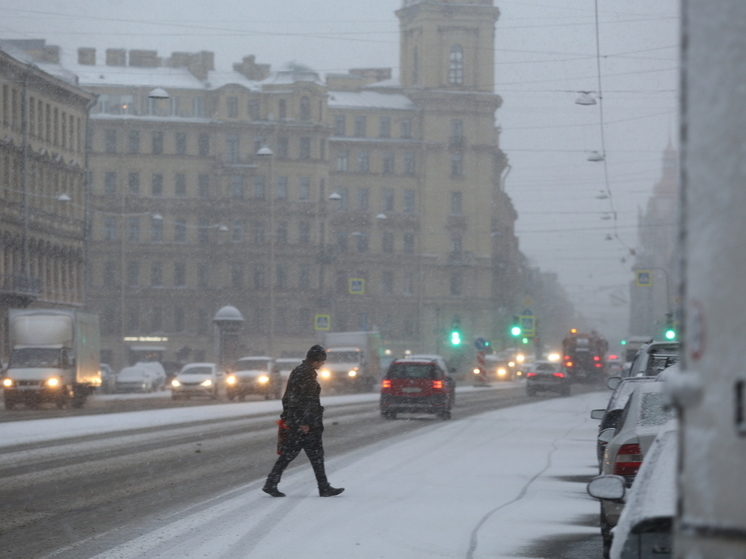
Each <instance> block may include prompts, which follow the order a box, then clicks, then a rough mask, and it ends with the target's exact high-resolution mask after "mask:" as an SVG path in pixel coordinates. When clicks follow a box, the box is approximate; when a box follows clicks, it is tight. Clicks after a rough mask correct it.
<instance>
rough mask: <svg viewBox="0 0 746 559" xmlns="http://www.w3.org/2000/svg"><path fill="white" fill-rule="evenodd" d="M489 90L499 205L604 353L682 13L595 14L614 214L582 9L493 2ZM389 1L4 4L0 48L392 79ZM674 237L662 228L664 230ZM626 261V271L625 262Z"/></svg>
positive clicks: (673, 73) (667, 98)
mask: <svg viewBox="0 0 746 559" xmlns="http://www.w3.org/2000/svg"><path fill="white" fill-rule="evenodd" d="M496 1H497V5H498V7H499V8H500V11H501V17H500V20H499V21H498V24H497V44H496V56H495V64H496V78H495V79H496V84H495V86H496V91H497V93H499V94H500V95H502V96H503V98H504V104H503V107H502V109H501V110H500V111H498V123H499V125H500V126H501V128H502V137H501V145H502V148H503V150H504V151H505V152H506V153H507V154H508V157H509V158H510V163H511V166H512V169H511V171H510V174H509V175H508V177H507V181H506V185H507V191H508V193H509V194H510V196H511V197H512V199H513V201H514V203H515V205H516V208H517V210H518V213H519V216H520V217H519V220H518V223H517V232H518V234H519V237H520V243H521V248H522V250H523V251H524V253H525V254H526V255H527V256H528V257H529V258H530V259H531V261H532V262H533V263H534V264H536V265H537V266H540V267H541V268H542V269H543V270H545V271H553V272H557V273H558V274H559V278H560V281H561V282H562V283H563V284H564V285H565V286H566V288H567V291H568V293H569V294H570V296H571V299H572V300H573V302H574V303H575V305H576V307H577V308H578V309H579V310H580V311H581V312H582V313H583V314H584V315H586V316H587V317H589V318H590V319H591V320H593V321H594V322H595V324H596V326H597V327H598V328H599V329H600V330H601V331H602V332H604V333H605V334H606V335H607V336H608V337H610V339H612V340H614V339H615V338H621V337H624V336H625V335H626V334H628V332H627V321H628V318H627V307H626V306H615V305H614V304H613V303H612V298H616V299H619V298H620V297H623V298H627V299H628V296H629V295H628V288H627V285H628V282H629V280H630V279H631V277H632V272H631V264H632V262H633V259H631V258H629V249H630V248H634V247H636V246H637V244H638V242H639V241H638V236H637V229H636V225H637V212H638V208H644V207H645V205H646V203H647V199H648V197H649V195H650V193H651V191H652V187H653V185H654V184H655V183H656V182H657V181H658V179H659V177H660V173H661V153H662V151H663V149H664V148H665V147H666V144H667V142H668V140H669V138H671V139H672V140H673V142H674V145H676V140H677V126H678V124H677V108H676V100H677V93H676V88H677V81H678V68H677V67H678V53H677V48H678V25H679V22H678V13H679V12H678V2H677V1H676V0H656V1H655V2H650V0H599V2H598V3H599V19H600V26H599V29H600V50H601V59H600V66H601V75H602V86H603V91H604V95H603V97H604V103H603V107H604V121H605V123H606V125H605V128H604V130H605V139H606V152H607V163H608V167H607V169H608V178H609V188H610V190H611V192H612V200H613V204H614V209H615V210H616V212H617V217H618V219H617V221H616V233H618V236H619V239H620V240H617V239H614V240H605V239H606V236H607V235H609V234H610V235H612V237H613V236H614V235H615V231H614V227H613V225H612V224H613V223H614V221H613V220H608V221H607V220H604V219H602V218H603V215H604V212H607V211H609V210H610V209H611V208H610V201H609V200H599V199H597V198H596V196H597V195H598V194H599V192H600V191H601V190H606V182H605V173H604V164H603V163H592V162H588V161H587V157H588V154H589V153H590V152H591V151H594V150H595V151H601V127H600V125H599V123H600V114H599V107H598V105H596V106H580V105H576V104H575V99H576V97H577V92H578V91H581V90H586V91H593V92H597V91H598V80H597V58H596V29H595V18H594V2H593V0H536V1H535V2H534V1H525V0H505V1H500V0H496ZM400 3H401V2H400V0H375V1H370V0H346V1H343V0H273V1H272V2H258V1H256V0H223V1H222V2H217V3H216V2H197V1H194V0H179V1H178V2H177V1H176V0H162V1H160V2H158V1H154V0H127V1H126V2H121V1H119V0H117V1H113V0H24V1H23V2H20V1H19V0H0V13H2V14H3V18H2V20H1V21H0V37H2V38H12V39H18V38H27V39H31V38H45V39H47V42H48V43H50V44H57V45H60V46H61V47H62V49H63V57H64V59H67V60H74V58H75V56H76V54H75V53H76V51H77V48H78V47H81V46H92V47H96V48H97V49H98V50H99V52H100V53H101V54H100V55H99V62H101V60H102V56H103V51H104V50H105V49H106V48H126V49H133V48H142V49H155V50H158V51H159V52H160V55H161V56H167V55H169V54H170V53H171V52H172V51H176V50H182V51H183V50H186V51H197V50H211V51H214V52H215V53H216V65H217V69H218V70H228V69H230V67H231V64H232V63H233V62H238V61H239V60H240V59H241V58H242V57H243V56H245V55H248V54H254V55H256V56H257V60H258V62H260V63H270V64H272V65H273V66H277V65H279V64H282V63H284V62H287V61H290V60H296V61H298V62H303V63H305V64H308V65H309V66H312V67H313V68H315V69H316V70H318V71H320V72H337V71H344V70H346V69H348V68H352V67H366V66H375V67H392V68H394V71H395V72H396V71H398V68H397V66H398V62H399V57H398V45H399V43H398V20H397V18H396V17H395V16H394V11H395V10H396V9H398V8H399V6H400ZM672 225H673V224H672ZM624 257H626V262H622V259H623V258H624Z"/></svg>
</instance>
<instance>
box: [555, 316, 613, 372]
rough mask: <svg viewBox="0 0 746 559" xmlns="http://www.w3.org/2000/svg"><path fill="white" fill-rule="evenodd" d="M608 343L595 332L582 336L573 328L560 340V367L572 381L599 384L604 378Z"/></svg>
mask: <svg viewBox="0 0 746 559" xmlns="http://www.w3.org/2000/svg"><path fill="white" fill-rule="evenodd" d="M608 351H609V342H607V341H606V338H604V337H603V336H602V335H601V334H599V333H598V332H596V331H595V330H591V332H590V333H589V334H582V333H580V332H578V331H577V330H576V329H575V328H573V329H572V330H570V333H569V334H568V335H567V336H566V337H565V339H564V340H562V356H563V360H562V365H563V366H564V368H565V371H566V372H567V374H568V376H569V377H570V379H571V380H573V381H580V382H601V381H603V380H605V378H606V353H607V352H608Z"/></svg>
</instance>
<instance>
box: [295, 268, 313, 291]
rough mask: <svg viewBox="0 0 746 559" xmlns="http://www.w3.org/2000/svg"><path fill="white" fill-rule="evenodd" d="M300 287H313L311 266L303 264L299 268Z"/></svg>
mask: <svg viewBox="0 0 746 559" xmlns="http://www.w3.org/2000/svg"><path fill="white" fill-rule="evenodd" d="M298 287H300V288H301V289H309V288H310V287H311V266H310V265H309V264H301V265H300V267H299V268H298Z"/></svg>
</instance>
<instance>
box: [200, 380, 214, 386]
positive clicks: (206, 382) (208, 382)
mask: <svg viewBox="0 0 746 559" xmlns="http://www.w3.org/2000/svg"><path fill="white" fill-rule="evenodd" d="M199 385H200V386H212V381H211V380H210V379H209V378H208V379H207V380H203V381H202V382H200V383H199Z"/></svg>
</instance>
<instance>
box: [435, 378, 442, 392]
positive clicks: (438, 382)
mask: <svg viewBox="0 0 746 559" xmlns="http://www.w3.org/2000/svg"><path fill="white" fill-rule="evenodd" d="M433 388H434V389H436V390H442V389H443V381H442V380H434V381H433Z"/></svg>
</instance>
